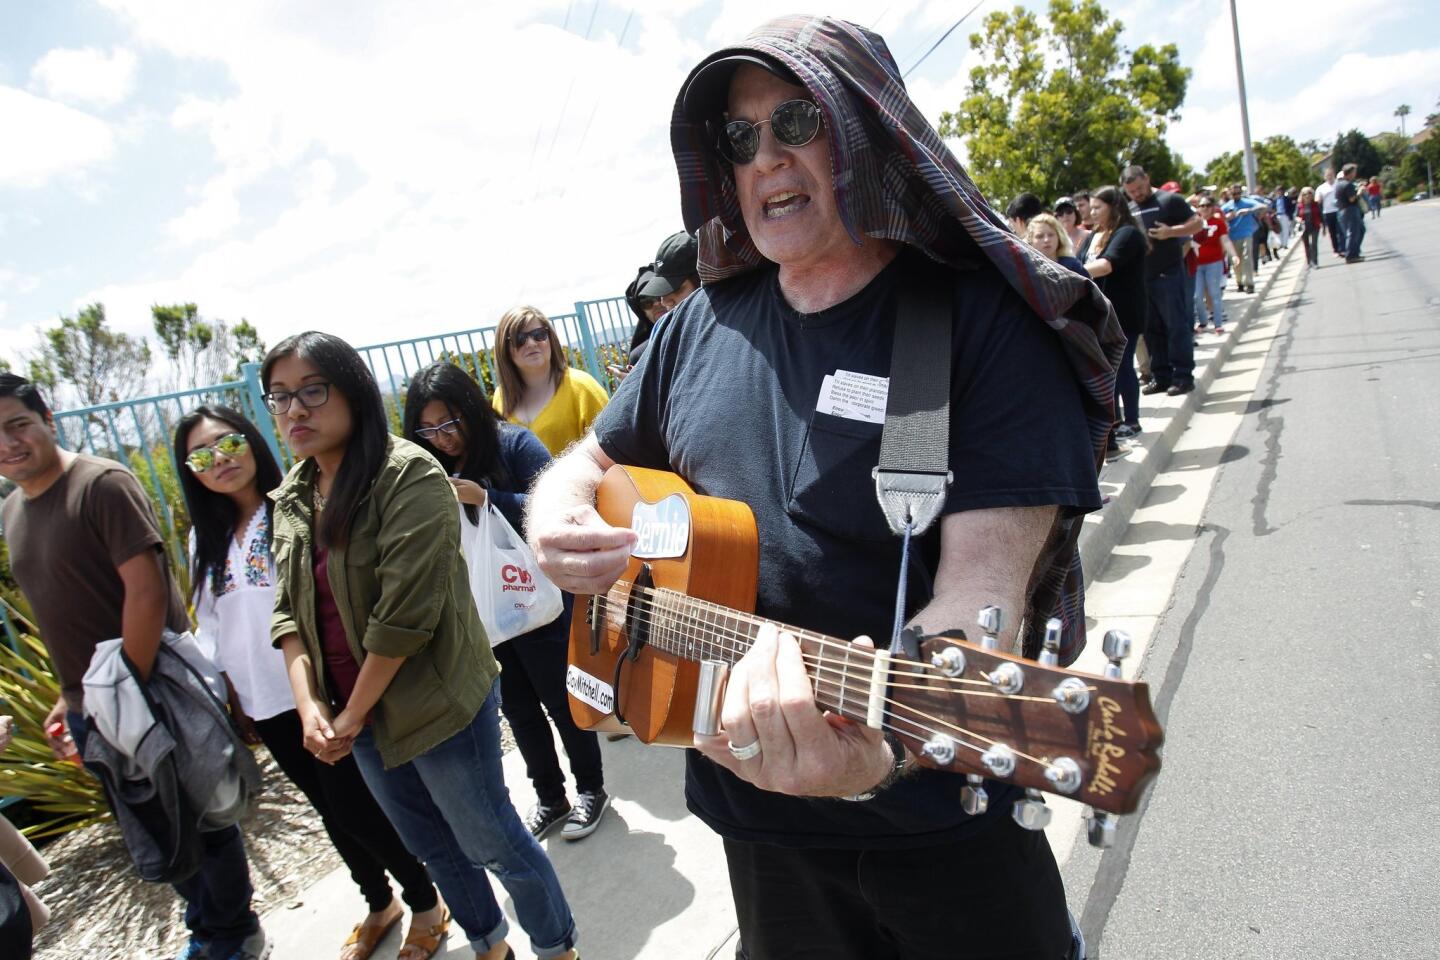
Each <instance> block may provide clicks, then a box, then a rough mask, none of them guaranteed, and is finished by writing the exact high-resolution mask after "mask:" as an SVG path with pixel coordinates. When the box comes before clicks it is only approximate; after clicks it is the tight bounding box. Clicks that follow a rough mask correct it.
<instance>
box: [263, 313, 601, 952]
mask: <svg viewBox="0 0 1440 960" xmlns="http://www.w3.org/2000/svg"><path fill="white" fill-rule="evenodd" d="M260 375H261V381H262V382H263V383H264V385H265V390H266V394H265V403H266V405H267V406H268V407H269V409H270V411H271V412H272V413H273V414H275V417H276V422H277V423H278V424H279V426H280V432H281V433H282V434H283V435H284V437H285V439H286V441H287V442H288V443H289V444H290V449H291V451H292V452H293V453H294V454H295V459H296V460H297V461H298V462H297V463H296V465H295V466H294V467H293V468H292V469H291V471H290V473H289V475H288V476H287V477H286V478H285V481H284V483H283V484H282V485H281V486H280V488H279V489H278V490H277V491H276V492H275V493H274V494H273V499H274V501H275V508H274V510H275V524H274V554H275V566H276V578H277V592H276V596H275V615H274V619H273V622H272V626H271V637H272V638H273V640H274V642H275V644H276V645H278V646H279V647H280V648H281V649H282V650H283V651H284V652H285V661H286V667H287V670H288V673H289V678H290V687H291V690H292V692H293V693H294V696H295V703H296V707H297V709H298V710H299V712H300V721H301V727H302V730H303V733H304V742H305V747H306V749H307V750H309V751H310V752H311V753H313V754H314V755H315V756H316V757H318V758H319V759H320V760H321V761H323V762H326V763H335V762H338V761H339V760H341V759H342V758H344V757H346V756H348V755H350V754H351V753H352V752H353V755H354V757H355V761H356V763H357V764H358V765H359V767H360V773H361V775H362V776H363V777H364V778H365V782H366V783H367V784H368V785H369V787H370V790H371V792H372V793H373V794H374V795H375V799H376V800H378V801H379V803H380V807H381V809H382V810H384V811H385V814H386V816H388V817H389V818H390V822H391V823H392V824H393V825H394V826H395V830H396V832H397V833H399V834H400V838H401V839H402V840H403V841H404V842H405V845H406V846H407V847H408V848H409V849H410V851H411V852H412V853H413V854H415V856H416V857H418V858H419V859H420V860H421V861H422V862H424V863H425V864H426V865H428V866H429V868H430V871H431V875H432V876H433V877H434V878H435V882H436V883H437V884H438V885H439V887H440V892H441V893H443V894H444V895H445V901H446V904H448V909H447V908H446V907H445V906H444V905H442V906H441V907H440V909H439V913H438V915H437V916H434V917H433V918H432V919H433V923H432V925H431V926H429V927H428V929H424V930H422V932H423V933H424V934H425V938H424V939H423V940H415V939H413V938H414V934H415V930H413V929H412V940H411V942H412V943H416V944H417V947H418V948H419V949H418V950H417V952H415V953H413V955H407V956H406V960H416V958H419V957H429V956H431V955H433V954H434V952H435V951H436V950H438V949H439V948H440V943H441V940H442V939H443V938H444V936H445V934H446V931H447V929H448V925H449V920H450V911H451V910H453V911H454V917H455V919H456V920H458V921H459V922H460V925H461V927H463V928H464V930H465V933H466V935H467V936H468V938H469V940H470V945H471V947H472V948H473V949H474V950H475V956H476V957H477V958H484V960H505V958H507V957H510V956H511V955H512V953H511V950H510V948H509V945H508V944H507V943H506V940H505V936H506V934H507V932H508V930H509V926H508V923H507V922H506V919H505V915H504V914H503V913H502V912H501V910H500V907H499V904H497V903H496V901H495V894H494V892H493V891H492V890H491V888H490V881H489V877H488V875H487V872H486V871H487V869H488V870H492V871H494V872H495V874H496V876H497V877H498V878H499V880H500V882H501V884H502V885H503V886H504V887H505V889H506V891H507V892H508V893H509V894H510V897H511V899H512V900H513V901H514V904H515V913H516V915H517V916H518V918H519V920H520V924H521V926H522V927H524V928H525V931H526V932H527V933H528V934H529V935H530V942H531V946H532V948H533V950H534V952H535V954H536V955H537V956H538V957H542V958H544V957H567V958H573V957H575V956H576V953H575V951H574V945H575V936H576V935H575V922H574V919H573V917H572V916H571V912H570V907H569V904H568V903H567V902H566V900H565V894H564V892H563V891H562V890H561V888H560V881H559V879H558V878H557V877H556V875H555V870H554V868H553V867H552V866H551V864H550V861H549V860H548V859H547V858H546V856H545V852H544V851H543V850H542V849H541V848H540V845H539V844H538V843H536V841H535V838H534V837H533V836H531V834H530V832H529V831H528V830H526V829H525V825H524V824H523V823H522V822H521V821H520V817H519V815H518V814H516V812H515V808H514V806H513V805H511V803H510V795H509V793H508V791H507V790H506V789H505V781H504V777H503V775H502V772H501V767H500V725H499V719H498V705H497V697H496V691H495V689H494V686H495V678H496V676H497V675H498V673H499V668H498V667H497V666H496V663H495V658H494V656H493V655H492V654H491V652H490V645H489V643H487V642H486V640H485V631H484V628H483V626H482V625H481V623H480V617H479V614H478V613H476V610H475V601H474V599H473V598H472V597H471V595H470V583H469V577H468V575H467V571H466V568H465V563H464V560H463V559H462V557H461V555H460V524H459V518H458V517H457V515H456V509H455V488H454V486H452V485H451V483H450V481H449V478H447V477H446V476H445V473H444V471H442V470H441V469H440V465H439V464H437V463H436V462H435V459H434V458H433V457H431V456H430V455H429V454H428V453H426V452H425V451H424V450H423V449H421V448H420V447H419V446H417V445H416V444H414V443H411V442H410V441H408V440H404V439H402V438H399V437H392V436H390V434H389V433H388V430H387V426H388V420H387V417H386V413H385V405H384V402H383V400H382V398H381V396H380V391H379V388H378V387H377V386H376V384H375V378H374V376H373V375H372V374H371V372H370V370H369V368H368V367H366V366H365V363H364V361H363V360H361V358H360V355H359V354H358V353H356V352H355V349H354V348H353V347H351V346H350V345H349V344H348V343H346V342H345V341H343V340H341V339H340V338H339V337H334V336H331V335H330V334H325V333H316V332H309V333H302V334H299V335H297V336H293V337H290V338H288V339H286V340H283V341H281V342H280V343H278V344H276V346H275V347H274V348H273V349H272V350H271V351H270V352H269V354H267V355H266V357H265V360H264V363H263V364H262V365H261V370H260ZM414 926H415V927H417V928H418V927H420V920H419V918H417V919H416V921H415V923H414Z"/></svg>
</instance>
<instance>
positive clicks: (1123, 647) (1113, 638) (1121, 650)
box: [1100, 630, 1134, 680]
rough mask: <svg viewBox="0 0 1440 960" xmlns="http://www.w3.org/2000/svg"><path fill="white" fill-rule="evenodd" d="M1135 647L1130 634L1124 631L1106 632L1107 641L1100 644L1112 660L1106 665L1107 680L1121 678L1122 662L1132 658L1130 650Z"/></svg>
mask: <svg viewBox="0 0 1440 960" xmlns="http://www.w3.org/2000/svg"><path fill="white" fill-rule="evenodd" d="M1133 645H1134V641H1133V640H1131V639H1130V634H1128V633H1126V632H1125V631H1124V630H1106V631H1105V639H1104V640H1102V641H1101V642H1100V649H1101V650H1103V651H1104V652H1105V656H1107V657H1109V658H1110V662H1109V663H1107V664H1106V665H1105V677H1106V678H1107V679H1109V680H1119V679H1120V678H1121V672H1122V671H1121V669H1120V662H1121V661H1122V660H1124V659H1125V658H1126V657H1128V656H1130V648H1131V647H1132V646H1133Z"/></svg>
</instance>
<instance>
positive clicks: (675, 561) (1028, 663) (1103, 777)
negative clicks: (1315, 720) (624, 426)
mask: <svg viewBox="0 0 1440 960" xmlns="http://www.w3.org/2000/svg"><path fill="white" fill-rule="evenodd" d="M596 509H597V510H598V512H599V514H600V516H601V517H603V518H604V519H605V521H606V522H607V523H609V524H611V525H612V526H617V527H629V528H631V529H633V530H634V531H635V532H636V533H637V534H638V535H639V539H638V541H637V543H636V545H635V547H634V549H633V550H632V551H631V558H630V562H629V565H628V567H627V569H626V572H625V575H624V576H623V577H622V578H621V579H619V580H617V581H616V583H615V585H614V586H612V587H611V588H610V589H609V591H607V592H606V593H605V594H604V595H603V596H600V595H597V596H592V597H581V598H577V615H576V616H575V618H574V621H573V623H572V625H571V631H570V664H569V669H568V673H567V676H566V686H567V689H568V690H569V694H570V706H571V713H572V715H573V716H574V718H575V722H576V723H577V724H578V725H579V726H580V727H582V728H585V729H592V730H601V731H612V732H626V733H633V734H634V735H635V736H636V737H637V738H639V739H640V740H641V741H643V742H645V743H650V744H663V745H670V746H680V747H688V746H691V745H692V744H693V737H694V730H693V729H692V728H693V725H694V724H695V721H696V718H697V709H696V707H697V695H698V694H701V688H702V686H703V687H706V688H707V689H706V691H705V692H704V696H703V697H702V698H701V701H702V702H701V704H700V708H701V709H700V712H701V713H704V712H705V709H706V706H707V705H706V704H705V703H704V702H703V701H704V699H707V698H717V697H718V692H717V690H716V689H714V685H713V684H712V683H710V682H709V679H712V678H713V676H714V673H715V672H716V670H717V668H718V671H719V672H720V673H723V670H724V667H726V666H729V665H733V664H734V663H736V662H737V661H739V659H740V658H741V657H742V656H744V655H745V652H746V651H747V650H748V649H749V648H750V645H751V643H752V642H753V640H754V638H755V635H756V633H757V632H758V631H759V629H760V627H761V626H762V625H763V624H765V623H766V622H767V621H766V620H764V619H762V618H760V617H757V616H755V615H754V612H753V611H754V606H755V591H756V581H757V576H758V569H759V556H758V547H757V545H758V539H757V535H756V529H755V519H754V516H753V515H752V514H751V512H750V508H749V507H747V506H746V505H745V504H743V503H739V502H736V501H733V500H723V499H719V498H716V497H706V496H701V495H700V494H697V493H696V492H695V491H694V490H692V489H691V488H690V486H689V485H688V484H687V483H686V482H685V481H684V480H683V479H681V478H680V477H679V476H677V475H675V474H673V473H665V472H662V471H658V470H647V469H642V468H636V467H626V466H615V467H612V468H611V469H610V470H609V471H608V472H607V473H606V474H605V477H604V479H603V481H602V482H601V484H600V487H599V490H598V493H597V497H596ZM581 609H583V610H584V615H583V616H581V615H580V613H579V611H580V610H581ZM981 621H982V628H984V630H985V634H986V635H985V636H984V637H983V638H982V639H981V641H980V642H979V643H972V642H970V641H969V640H967V639H965V638H964V636H963V634H959V632H958V631H957V635H947V636H936V637H925V638H920V637H918V635H917V634H914V633H911V632H908V631H907V633H910V636H909V638H908V639H909V641H910V643H909V650H908V651H907V655H903V656H892V655H890V653H889V652H888V651H886V650H874V651H871V650H866V649H864V648H861V647H857V646H855V645H854V644H853V643H851V642H849V640H848V639H842V638H835V637H827V636H824V635H822V634H818V633H814V632H811V631H808V630H804V629H800V628H797V627H793V626H788V625H785V624H777V626H779V627H780V628H781V629H783V630H786V631H789V632H790V633H793V634H794V635H795V637H796V638H797V639H798V640H799V642H800V646H801V651H802V654H803V656H804V660H805V664H806V669H807V672H808V673H809V676H810V679H811V685H812V688H813V690H814V694H815V701H816V703H817V704H818V705H819V706H820V707H822V708H823V709H825V710H829V711H833V712H835V713H837V714H840V715H842V716H845V717H848V718H850V719H852V720H854V721H856V722H859V723H864V724H868V725H869V726H871V727H875V728H882V729H885V730H889V731H892V732H894V733H895V734H897V735H898V736H899V737H900V739H901V740H902V741H904V743H905V744H906V746H907V747H909V749H910V752H911V753H912V754H914V755H915V757H917V758H918V760H919V762H920V763H921V764H924V765H925V766H929V767H934V768H937V769H943V770H949V771H953V772H955V773H957V774H965V775H967V776H968V777H969V778H970V780H969V784H968V785H967V787H966V789H965V792H964V803H965V805H966V808H967V809H970V808H971V807H972V806H973V807H975V808H976V810H978V809H983V806H984V797H985V793H984V790H983V787H981V786H980V784H981V783H982V782H983V780H984V779H992V780H1001V781H1006V782H1009V783H1014V784H1018V785H1020V786H1022V787H1025V788H1027V790H1028V802H1029V804H1030V805H1029V807H1028V808H1026V810H1025V811H1022V810H1021V809H1019V804H1017V810H1016V811H1015V817H1016V819H1017V820H1019V821H1021V822H1022V825H1026V826H1036V825H1037V824H1036V823H1034V822H1030V823H1026V822H1025V821H1026V819H1027V818H1028V819H1030V820H1032V821H1034V820H1035V819H1036V818H1037V817H1038V818H1041V819H1040V823H1039V824H1038V825H1043V820H1046V819H1048V816H1049V814H1048V812H1046V811H1045V809H1044V807H1043V805H1041V804H1040V803H1039V797H1038V791H1046V792H1050V793H1055V794H1060V795H1063V796H1068V797H1071V798H1074V799H1076V800H1079V801H1081V802H1083V803H1086V804H1089V805H1090V806H1091V807H1093V808H1094V809H1095V810H1097V811H1105V812H1109V813H1129V812H1131V811H1132V810H1134V809H1135V807H1136V805H1137V804H1138V803H1139V800H1140V797H1141V796H1142V794H1143V791H1144V788H1145V787H1146V785H1147V784H1148V783H1149V782H1150V781H1151V780H1152V779H1153V778H1154V777H1155V775H1156V774H1157V773H1158V772H1159V770H1160V757H1159V752H1158V751H1159V748H1160V745H1161V743H1162V742H1163V740H1164V734H1163V733H1162V731H1161V729H1160V724H1159V723H1158V721H1157V720H1156V719H1155V714H1154V712H1153V710H1152V709H1151V707H1150V700H1149V692H1148V689H1147V687H1146V685H1145V684H1143V683H1135V682H1130V681H1126V680H1123V679H1121V678H1120V658H1121V657H1123V656H1124V655H1125V654H1126V653H1127V652H1128V638H1125V637H1124V636H1123V635H1122V634H1119V633H1118V632H1117V631H1112V632H1111V633H1110V634H1107V636H1106V639H1105V652H1106V654H1107V655H1109V656H1110V665H1109V667H1107V669H1106V675H1105V676H1099V677H1097V676H1092V675H1088V674H1082V673H1079V672H1075V671H1071V670H1066V669H1064V668H1061V667H1060V666H1058V656H1057V654H1056V651H1057V649H1058V639H1059V629H1058V628H1059V623H1058V621H1052V623H1051V624H1050V630H1049V632H1050V633H1051V636H1050V637H1049V638H1048V640H1047V644H1046V646H1047V648H1048V649H1047V650H1046V651H1045V652H1043V653H1042V654H1041V658H1040V661H1039V662H1037V661H1033V660H1026V659H1023V658H1021V657H1018V656H1013V655H1011V654H1008V653H1005V652H1002V651H1001V650H1000V649H998V647H999V644H998V640H997V638H996V636H995V634H997V633H998V632H999V618H998V611H996V610H995V609H994V608H987V609H986V610H985V611H982V615H981ZM881 645H882V646H883V645H884V644H883V641H882V644H881ZM702 665H704V666H705V667H706V668H707V670H706V672H707V674H709V677H707V682H706V683H703V684H702ZM710 706H711V707H712V708H713V706H714V704H713V703H712V704H710ZM1023 802H1027V801H1022V803H1023ZM972 812H976V811H975V810H972ZM1097 829H1098V830H1099V831H1100V832H1101V833H1107V832H1108V833H1109V834H1110V835H1111V836H1113V830H1114V825H1113V818H1110V819H1109V821H1108V823H1107V820H1106V818H1105V817H1104V815H1103V814H1101V815H1100V819H1099V825H1098V827H1097V826H1096V824H1094V823H1092V829H1091V839H1092V841H1094V842H1097V843H1099V844H1100V845H1106V843H1105V841H1106V839H1107V838H1105V837H1100V838H1099V839H1097V837H1096V832H1097Z"/></svg>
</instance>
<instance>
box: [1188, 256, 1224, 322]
mask: <svg viewBox="0 0 1440 960" xmlns="http://www.w3.org/2000/svg"><path fill="white" fill-rule="evenodd" d="M1224 290H1225V261H1223V260H1216V261H1215V262H1214V263H1202V264H1200V268H1199V269H1198V270H1196V271H1195V326H1197V327H1203V326H1205V324H1207V323H1211V322H1213V323H1214V325H1215V326H1216V327H1219V326H1222V325H1223V324H1224V323H1225V307H1224V304H1223V295H1224ZM1207 291H1208V292H1209V294H1210V302H1211V303H1212V304H1214V305H1215V309H1214V310H1213V311H1210V312H1207V311H1206V309H1205V294H1206V292H1207Z"/></svg>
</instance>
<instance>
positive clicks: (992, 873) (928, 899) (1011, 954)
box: [725, 816, 1072, 960]
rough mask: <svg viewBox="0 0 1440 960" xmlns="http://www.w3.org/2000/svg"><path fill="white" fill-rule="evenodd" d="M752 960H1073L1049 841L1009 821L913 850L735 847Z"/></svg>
mask: <svg viewBox="0 0 1440 960" xmlns="http://www.w3.org/2000/svg"><path fill="white" fill-rule="evenodd" d="M725 857H726V859H727V861H728V862H729V867H730V888H731V891H732V892H733V893H734V895H735V911H736V914H737V915H738V917H739V920H740V942H741V944H742V945H743V950H744V952H743V954H742V955H743V956H745V957H747V958H748V960H962V958H963V960H970V958H976V960H980V958H985V960H1000V958H1005V960H1022V958H1023V960H1032V958H1033V960H1065V958H1067V957H1069V956H1070V951H1071V946H1072V942H1071V935H1070V918H1069V914H1068V913H1067V912H1066V909H1065V889H1064V887H1063V885H1062V884H1061V882H1060V871H1059V869H1058V868H1057V867H1056V866H1055V858H1054V856H1053V855H1052V854H1051V853H1050V845H1049V844H1048V843H1047V842H1046V840H1045V834H1044V833H1042V832H1040V831H1033V832H1032V831H1029V830H1022V829H1021V828H1020V827H1018V826H1016V825H1015V823H1014V821H1012V820H1011V819H1010V817H1009V816H997V817H996V818H995V822H994V825H993V826H991V827H989V828H988V829H986V830H984V831H983V832H981V833H979V834H978V835H976V836H973V837H969V838H966V839H964V840H961V841H959V842H956V843H950V844H939V845H934V846H929V847H921V848H918V849H913V850H833V849H815V850H796V849H790V848H788V847H776V846H771V845H769V844H764V843H743V842H739V841H734V840H726V841H725Z"/></svg>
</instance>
